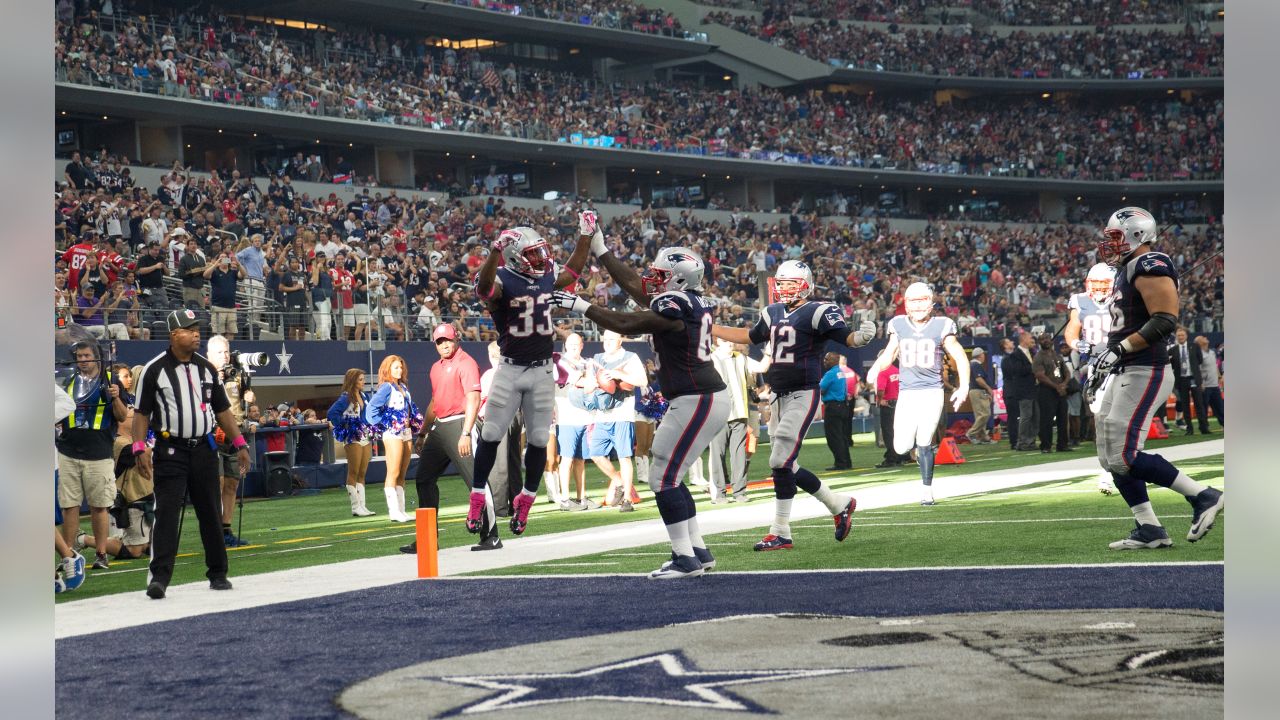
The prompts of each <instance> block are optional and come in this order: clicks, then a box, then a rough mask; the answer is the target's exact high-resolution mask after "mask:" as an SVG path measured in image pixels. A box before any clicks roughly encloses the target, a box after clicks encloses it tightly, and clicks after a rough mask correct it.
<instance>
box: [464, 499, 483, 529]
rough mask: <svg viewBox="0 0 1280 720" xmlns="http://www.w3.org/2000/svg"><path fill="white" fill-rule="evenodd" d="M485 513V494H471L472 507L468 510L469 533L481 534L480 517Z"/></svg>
mask: <svg viewBox="0 0 1280 720" xmlns="http://www.w3.org/2000/svg"><path fill="white" fill-rule="evenodd" d="M483 512H484V493H478V492H473V493H471V507H469V508H467V532H473V533H478V532H480V515H481V514H482V513H483Z"/></svg>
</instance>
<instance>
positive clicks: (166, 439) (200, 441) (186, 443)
mask: <svg viewBox="0 0 1280 720" xmlns="http://www.w3.org/2000/svg"><path fill="white" fill-rule="evenodd" d="M156 442H157V443H164V444H165V445H172V446H174V447H180V448H187V449H189V450H194V449H195V448H198V447H200V446H201V445H208V444H209V438H208V436H207V435H201V436H200V437H198V438H180V437H173V436H165V435H160V436H158V437H157V438H156Z"/></svg>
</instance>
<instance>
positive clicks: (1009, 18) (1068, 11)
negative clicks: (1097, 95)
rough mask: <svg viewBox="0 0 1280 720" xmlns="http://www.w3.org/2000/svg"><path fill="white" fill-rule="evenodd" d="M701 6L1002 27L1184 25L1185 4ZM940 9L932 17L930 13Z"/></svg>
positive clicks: (1096, 0) (994, 1)
mask: <svg viewBox="0 0 1280 720" xmlns="http://www.w3.org/2000/svg"><path fill="white" fill-rule="evenodd" d="M697 2H698V4H699V5H713V6H716V7H727V8H736V9H739V10H759V11H761V12H762V13H764V14H765V16H766V17H769V16H772V17H781V18H785V17H787V16H790V15H796V16H799V17H807V18H839V19H841V20H855V21H862V22H896V23H902V24H921V23H938V24H943V25H945V24H947V22H948V21H949V20H953V21H956V20H959V19H961V18H963V17H964V15H963V14H960V13H949V11H951V10H954V9H957V8H960V9H963V8H970V9H972V10H974V11H976V12H978V13H980V14H982V15H983V16H985V17H986V18H987V19H989V20H990V21H992V22H994V23H995V24H997V25H1027V26H1031V25H1038V26H1062V25H1094V26H1099V25H1101V26H1107V25H1138V24H1163V23H1176V22H1182V21H1183V20H1184V19H1185V18H1186V14H1185V9H1186V5H1187V3H1186V2H1184V0H902V2H894V1H893V0H759V1H758V2H757V1H755V0H697ZM930 9H934V10H936V11H937V12H935V13H933V15H932V16H930V15H927V14H926V11H928V10H930Z"/></svg>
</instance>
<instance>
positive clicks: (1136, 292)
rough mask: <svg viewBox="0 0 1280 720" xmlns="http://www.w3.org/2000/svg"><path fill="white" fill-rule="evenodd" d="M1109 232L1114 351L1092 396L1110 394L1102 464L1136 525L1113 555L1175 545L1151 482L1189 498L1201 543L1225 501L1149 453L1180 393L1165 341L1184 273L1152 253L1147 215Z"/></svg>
mask: <svg viewBox="0 0 1280 720" xmlns="http://www.w3.org/2000/svg"><path fill="white" fill-rule="evenodd" d="M1102 232H1103V239H1102V240H1101V241H1100V242H1099V243H1098V254H1099V256H1100V257H1102V258H1103V260H1105V261H1106V263H1107V264H1108V265H1111V266H1112V267H1116V268H1119V270H1120V272H1119V274H1118V275H1117V277H1116V285H1115V291H1114V292H1113V294H1112V301H1111V327H1112V330H1111V334H1110V335H1109V336H1108V338H1107V343H1108V346H1107V348H1106V349H1105V350H1104V351H1102V352H1100V353H1098V354H1097V355H1095V356H1094V361H1093V362H1094V368H1093V373H1094V374H1093V377H1092V378H1091V382H1090V383H1089V385H1088V387H1087V388H1086V390H1085V395H1086V399H1087V400H1090V401H1092V400H1093V397H1094V396H1095V395H1097V394H1101V396H1102V404H1101V406H1100V408H1099V410H1098V415H1097V436H1098V461H1099V463H1100V464H1101V465H1102V469H1103V470H1107V471H1109V472H1110V473H1111V477H1112V478H1113V479H1114V481H1115V486H1116V489H1117V490H1119V491H1120V495H1121V497H1123V498H1124V499H1125V502H1127V503H1128V504H1129V509H1130V510H1131V511H1132V512H1133V517H1134V524H1135V525H1136V527H1135V528H1134V530H1133V531H1132V532H1131V533H1130V534H1129V537H1127V538H1124V539H1123V540H1117V541H1116V542H1113V543H1111V549H1113V550H1137V549H1152V548H1160V547H1167V546H1169V545H1172V544H1173V541H1171V540H1170V539H1169V533H1168V532H1167V531H1166V530H1165V529H1164V527H1163V526H1162V525H1161V524H1160V520H1159V519H1158V518H1157V517H1156V514H1155V511H1154V510H1152V509H1151V501H1150V499H1149V498H1148V496H1147V483H1153V484H1155V485H1159V486H1161V487H1167V488H1171V489H1172V490H1174V491H1176V492H1178V493H1181V494H1182V495H1183V496H1184V497H1186V498H1187V502H1188V503H1190V504H1191V529H1190V530H1189V531H1188V532H1187V540H1188V541H1189V542H1195V541H1197V540H1199V539H1200V538H1202V537H1204V534H1205V533H1207V532H1209V529H1210V528H1212V527H1213V523H1214V520H1215V519H1216V518H1217V516H1218V513H1220V512H1221V511H1222V508H1223V507H1224V505H1225V496H1224V495H1223V493H1222V491H1220V490H1216V489H1214V488H1211V487H1206V486H1204V485H1201V484H1200V483H1198V482H1196V481H1195V480H1192V479H1191V478H1190V477H1188V476H1187V474H1186V473H1184V472H1182V471H1180V470H1178V469H1177V468H1176V467H1174V466H1173V465H1172V464H1171V463H1170V462H1169V461H1168V460H1166V459H1164V458H1163V457H1161V456H1160V455H1156V454H1155V453H1147V452H1143V451H1142V448H1143V445H1144V444H1145V442H1146V439H1147V430H1148V428H1149V427H1150V425H1151V418H1152V416H1154V415H1155V413H1156V411H1157V410H1158V409H1162V408H1163V407H1164V403H1165V398H1167V397H1169V391H1170V390H1171V389H1172V388H1173V382H1174V378H1173V373H1170V372H1167V368H1168V366H1169V351H1168V349H1167V348H1166V346H1165V341H1166V340H1167V339H1168V337H1169V336H1170V335H1172V334H1173V333H1174V331H1175V330H1176V329H1177V327H1178V316H1177V313H1178V309H1179V307H1180V305H1179V302H1180V301H1179V298H1178V272H1177V270H1176V269H1175V268H1174V266H1173V260H1172V258H1170V257H1169V256H1168V255H1165V254H1164V253H1159V252H1155V251H1153V250H1152V245H1153V244H1154V243H1155V241H1156V239H1157V234H1158V233H1157V227H1156V221H1155V218H1153V217H1152V216H1151V213H1149V212H1147V211H1146V210H1143V209H1142V208H1137V207H1127V208H1121V209H1120V210H1117V211H1116V212H1115V213H1113V214H1112V215H1111V218H1110V219H1109V220H1107V227H1106V228H1105V229H1104V230H1103V231H1102Z"/></svg>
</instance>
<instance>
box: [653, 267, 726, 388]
mask: <svg viewBox="0 0 1280 720" xmlns="http://www.w3.org/2000/svg"><path fill="white" fill-rule="evenodd" d="M649 309H650V310H652V311H654V312H655V313H657V314H659V315H661V316H662V317H665V318H672V319H674V320H679V321H681V322H682V323H684V327H683V328H682V329H680V330H674V331H663V332H656V333H654V334H653V335H652V336H651V337H650V339H649V342H650V344H651V345H652V347H653V349H654V351H655V352H657V354H658V357H657V365H658V382H659V384H661V386H662V395H663V397H665V398H666V399H667V400H674V399H676V398H678V397H680V396H681V395H703V394H706V393H714V392H719V391H721V390H724V389H725V384H724V380H721V379H720V373H718V372H716V368H715V365H713V364H712V362H711V325H712V322H711V303H709V302H707V300H706V299H704V298H703V297H702V296H701V295H699V294H698V293H695V292H692V291H689V290H684V291H675V292H666V293H662V294H661V295H659V296H657V297H655V298H654V299H653V300H652V301H650V303H649Z"/></svg>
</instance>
